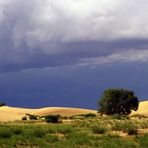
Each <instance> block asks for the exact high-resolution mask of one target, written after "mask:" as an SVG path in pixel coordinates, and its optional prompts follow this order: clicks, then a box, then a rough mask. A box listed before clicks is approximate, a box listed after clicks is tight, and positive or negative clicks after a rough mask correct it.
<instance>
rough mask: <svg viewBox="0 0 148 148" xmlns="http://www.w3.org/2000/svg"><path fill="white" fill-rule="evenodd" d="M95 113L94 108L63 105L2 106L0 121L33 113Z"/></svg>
mask: <svg viewBox="0 0 148 148" xmlns="http://www.w3.org/2000/svg"><path fill="white" fill-rule="evenodd" d="M88 113H97V111H95V110H88V109H79V108H64V107H47V108H41V109H27V108H16V107H9V106H3V107H0V121H1V122H3V121H15V120H21V119H22V117H24V116H25V115H26V114H33V115H39V116H44V115H61V116H67V117H68V116H73V115H80V114H88Z"/></svg>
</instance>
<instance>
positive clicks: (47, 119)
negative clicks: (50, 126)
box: [45, 115, 60, 123]
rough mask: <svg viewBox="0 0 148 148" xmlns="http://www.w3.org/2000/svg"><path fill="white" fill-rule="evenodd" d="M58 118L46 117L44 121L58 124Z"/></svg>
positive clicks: (55, 116)
mask: <svg viewBox="0 0 148 148" xmlns="http://www.w3.org/2000/svg"><path fill="white" fill-rule="evenodd" d="M59 118H60V116H59V115H48V116H45V121H46V122H47V123H59V122H60V121H59Z"/></svg>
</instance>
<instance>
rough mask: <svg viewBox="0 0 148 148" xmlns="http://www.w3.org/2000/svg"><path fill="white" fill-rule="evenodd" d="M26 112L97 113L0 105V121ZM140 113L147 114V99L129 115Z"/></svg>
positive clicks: (59, 108) (43, 113)
mask: <svg viewBox="0 0 148 148" xmlns="http://www.w3.org/2000/svg"><path fill="white" fill-rule="evenodd" d="M26 113H28V114H33V115H39V116H44V115H49V114H50V115H57V114H59V115H61V116H67V117H68V116H73V115H80V114H88V113H95V114H96V113H97V111H96V110H89V109H81V108H66V107H46V108H40V109H28V108H17V107H10V106H3V107H0V122H5V121H15V120H21V119H22V117H24V116H25V115H26ZM134 114H142V115H145V116H148V101H143V102H140V104H139V109H138V111H136V112H135V111H133V112H132V114H131V115H134Z"/></svg>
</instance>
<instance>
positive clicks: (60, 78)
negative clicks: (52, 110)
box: [0, 0, 148, 109]
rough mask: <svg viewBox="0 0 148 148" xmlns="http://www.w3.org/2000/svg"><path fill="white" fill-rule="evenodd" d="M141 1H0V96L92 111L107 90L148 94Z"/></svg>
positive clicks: (146, 30) (146, 24)
mask: <svg viewBox="0 0 148 148" xmlns="http://www.w3.org/2000/svg"><path fill="white" fill-rule="evenodd" d="M147 9H148V1H147V0H113V1H111V0H93V1H92V0H62V1H59V0H25V1H24V0H0V101H1V102H5V103H6V104H7V105H10V106H19V107H32V108H38V107H44V106H64V107H82V108H90V109H97V101H98V99H99V98H100V97H101V95H102V93H103V91H104V90H105V89H107V88H125V89H130V90H132V91H134V92H135V95H137V96H138V98H139V100H148V99H147V98H148V91H147V88H148V78H147V76H148V68H147V67H148V15H147Z"/></svg>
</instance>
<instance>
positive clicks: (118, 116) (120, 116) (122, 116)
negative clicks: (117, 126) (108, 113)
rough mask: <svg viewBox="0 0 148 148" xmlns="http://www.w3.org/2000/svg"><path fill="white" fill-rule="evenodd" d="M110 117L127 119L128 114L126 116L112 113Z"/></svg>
mask: <svg viewBox="0 0 148 148" xmlns="http://www.w3.org/2000/svg"><path fill="white" fill-rule="evenodd" d="M112 118H113V119H118V120H125V119H129V117H128V116H126V115H119V114H114V115H112Z"/></svg>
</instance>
